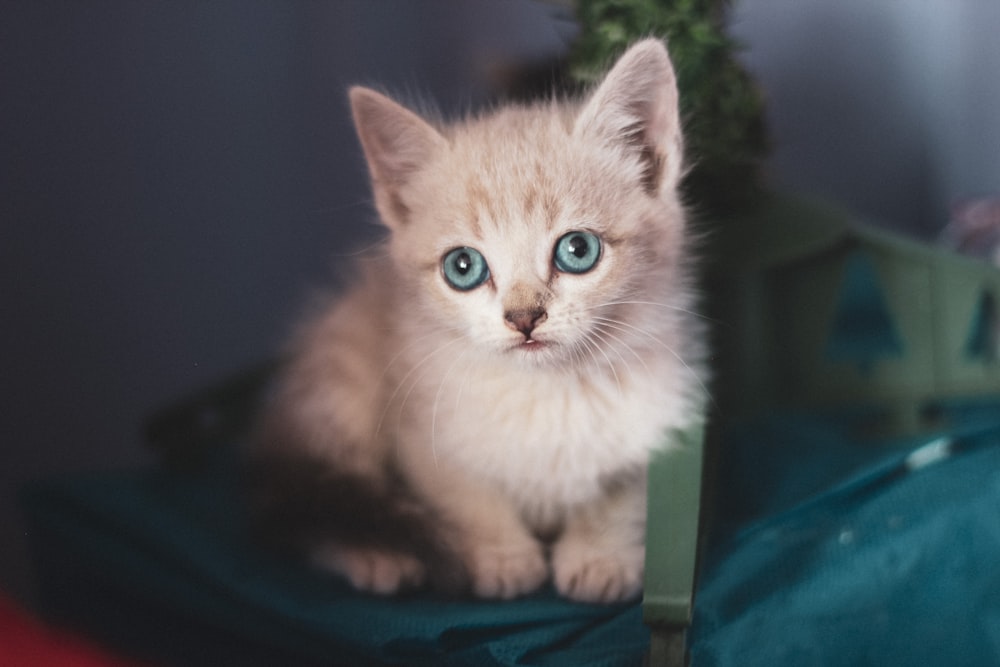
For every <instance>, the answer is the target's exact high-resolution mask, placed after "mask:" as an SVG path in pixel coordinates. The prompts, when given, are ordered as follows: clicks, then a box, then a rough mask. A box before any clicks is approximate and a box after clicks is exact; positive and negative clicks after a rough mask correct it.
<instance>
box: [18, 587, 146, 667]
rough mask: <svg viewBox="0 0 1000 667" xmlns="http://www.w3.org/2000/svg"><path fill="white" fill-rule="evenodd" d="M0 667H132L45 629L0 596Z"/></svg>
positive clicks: (78, 640)
mask: <svg viewBox="0 0 1000 667" xmlns="http://www.w3.org/2000/svg"><path fill="white" fill-rule="evenodd" d="M0 665H12V666H13V665H16V666H17V667H48V666H49V665H51V666H52V667H136V663H130V662H126V661H124V660H122V659H120V658H116V657H114V656H111V655H109V654H107V653H105V652H104V651H102V650H101V649H99V648H97V647H96V646H94V645H93V644H90V643H89V642H87V641H86V640H84V639H82V638H80V637H77V636H74V635H72V634H70V633H67V632H61V631H58V630H53V629H51V628H48V627H45V626H44V625H42V624H41V623H39V622H38V621H36V620H35V619H33V618H32V617H31V616H29V615H28V614H26V613H25V612H23V611H22V610H21V609H19V608H18V607H17V606H15V604H14V603H13V602H11V601H10V600H8V599H7V598H5V597H2V596H0Z"/></svg>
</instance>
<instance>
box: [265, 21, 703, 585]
mask: <svg viewBox="0 0 1000 667" xmlns="http://www.w3.org/2000/svg"><path fill="white" fill-rule="evenodd" d="M350 99H351V105H352V110H353V114H354V121H355V124H356V127H357V130H358V134H359V137H360V139H361V143H362V146H363V148H364V153H365V157H366V159H367V162H368V166H369V170H370V174H371V181H372V187H373V192H374V195H375V203H376V208H377V210H378V213H379V216H380V218H381V221H382V222H383V224H384V225H385V226H386V227H387V228H388V229H389V231H390V234H389V236H388V239H387V241H386V242H385V244H384V246H383V247H381V248H380V249H379V250H378V251H377V252H374V253H371V254H370V255H369V256H367V257H366V258H364V259H363V260H362V261H361V262H360V264H359V267H358V280H357V282H356V283H355V284H354V286H353V287H352V288H351V289H350V290H348V291H347V292H346V293H344V294H343V295H342V296H341V297H340V298H339V299H338V300H337V301H335V302H334V303H332V304H331V305H330V306H329V308H328V309H327V310H326V311H325V312H323V313H321V314H320V315H319V316H318V317H315V318H313V319H311V320H310V321H308V322H307V323H306V324H305V325H304V326H303V327H302V328H301V329H300V331H299V332H298V335H297V337H296V338H295V340H294V341H293V345H292V348H291V354H290V356H289V361H288V363H287V366H286V368H285V370H284V372H283V374H282V376H281V378H280V380H279V382H278V384H277V386H276V388H275V391H274V393H273V396H272V398H271V400H270V402H269V404H268V406H267V407H266V409H265V412H264V414H263V415H262V419H261V422H260V427H259V430H258V438H257V440H258V443H257V450H256V454H255V456H256V461H257V462H258V464H259V465H258V468H257V469H258V471H259V474H257V475H256V477H255V479H256V487H257V489H258V492H259V493H258V499H259V501H258V510H259V511H260V516H261V518H262V521H263V522H264V523H265V524H268V525H270V527H271V528H274V529H276V530H277V531H278V532H279V533H282V534H283V536H284V537H285V538H287V539H288V540H289V541H291V542H294V543H296V544H297V545H299V546H300V547H303V548H305V549H306V550H307V552H308V553H309V554H310V557H311V559H312V560H313V562H314V563H316V564H318V565H320V566H322V567H326V568H329V569H331V570H333V571H335V572H337V573H339V574H341V575H344V576H346V577H347V578H348V579H349V580H350V581H351V582H352V583H353V584H354V585H355V586H357V587H358V588H360V589H364V590H370V591H374V592H378V593H392V592H395V591H397V590H399V589H402V588H409V587H413V586H420V585H424V584H428V583H429V584H431V585H432V586H434V587H437V588H439V589H443V590H446V591H450V592H455V591H459V590H463V589H465V588H470V589H471V590H472V592H474V593H475V594H476V595H478V596H482V597H499V598H509V597H513V596H518V595H522V594H525V593H527V592H530V591H532V590H534V589H536V588H537V587H538V586H540V585H541V584H542V583H543V582H545V581H546V580H547V579H549V578H550V577H551V578H552V580H553V581H554V583H555V586H556V588H557V589H558V590H559V591H560V592H561V593H562V594H564V595H566V596H569V597H571V598H575V599H579V600H585V601H601V602H610V601H615V600H620V599H625V598H629V597H631V596H634V595H636V594H637V593H638V592H639V591H640V589H641V583H642V573H643V554H644V551H643V542H644V530H645V494H646V488H645V485H646V465H647V463H648V460H649V457H650V454H651V453H652V452H653V451H654V450H657V449H660V448H664V447H669V446H670V441H669V433H670V431H671V430H672V429H678V428H685V427H686V426H689V425H690V424H691V423H692V422H695V421H697V420H699V419H701V416H702V404H703V401H704V398H705V387H704V384H703V377H702V376H703V357H704V354H703V349H702V344H703V343H702V341H703V332H702V328H701V326H700V324H699V320H698V319H697V318H696V316H695V315H693V313H692V308H693V296H692V290H691V288H690V285H689V282H690V281H689V266H688V265H689V258H690V256H691V252H690V248H689V241H688V238H689V236H690V235H689V233H688V232H687V229H686V224H685V216H684V211H683V209H682V206H681V203H680V202H679V199H678V195H677V182H678V179H679V177H680V175H681V172H682V149H681V132H680V123H679V120H678V111H677V91H676V85H675V79H674V73H673V69H672V67H671V64H670V60H669V57H668V55H667V52H666V50H665V48H664V47H663V45H662V44H661V43H660V42H658V41H655V40H645V41H643V42H640V43H638V44H636V45H635V46H633V47H632V48H631V49H629V50H628V51H627V52H626V53H625V54H624V55H623V56H622V58H621V59H620V60H619V61H618V62H617V64H616V65H615V66H614V67H613V68H612V70H611V71H610V72H609V74H608V75H607V77H606V78H605V80H604V81H603V82H602V83H601V84H600V85H599V86H598V87H597V88H596V90H595V91H594V92H593V93H592V94H591V95H590V96H589V97H588V98H587V99H586V100H584V101H583V102H582V103H570V102H561V101H549V102H545V103H540V104H537V105H534V106H508V107H503V108H500V109H498V110H496V111H494V112H491V113H488V114H484V115H482V116H479V117H473V118H469V119H466V120H463V121H460V122H457V123H454V124H450V125H444V124H435V123H431V122H428V121H426V120H424V119H422V118H420V117H419V116H418V115H416V114H414V113H413V112H411V111H409V110H407V109H406V108H404V107H402V106H400V105H398V104H397V103H395V102H393V101H392V100H390V99H389V98H387V97H385V96H383V95H381V94H379V93H376V92H374V91H372V90H369V89H366V88H360V87H356V88H353V89H351V91H350ZM574 231H583V232H588V233H590V234H594V235H596V237H598V238H599V239H600V256H599V260H598V261H597V263H596V264H595V265H594V266H593V267H592V268H590V269H589V270H586V271H583V272H579V273H573V272H567V271H564V270H560V268H559V267H558V266H557V263H556V262H554V253H555V248H556V245H557V243H558V242H559V240H560V239H562V238H563V237H564V236H565V235H566V234H568V233H570V232H574ZM463 247H464V248H473V249H475V250H477V251H479V252H480V253H481V254H482V256H483V257H484V258H485V261H486V263H487V265H488V270H489V274H488V278H487V279H486V280H485V281H484V282H483V283H482V284H480V285H478V286H476V287H474V288H472V289H469V290H466V291H462V290H459V289H455V288H454V287H452V286H451V285H449V283H448V281H447V280H446V279H445V274H444V272H443V268H442V262H443V258H444V257H445V256H446V255H447V254H448V253H449V251H451V250H453V249H455V248H463ZM442 564H445V565H442Z"/></svg>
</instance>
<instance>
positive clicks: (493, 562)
mask: <svg viewBox="0 0 1000 667" xmlns="http://www.w3.org/2000/svg"><path fill="white" fill-rule="evenodd" d="M409 470H410V474H411V475H412V477H413V480H412V481H413V482H414V484H415V486H417V487H418V488H419V489H420V492H421V494H422V495H423V496H424V498H425V500H426V501H427V502H428V503H430V504H431V505H432V506H434V507H435V508H436V510H437V511H438V512H440V513H441V515H442V520H443V522H444V523H445V524H446V525H447V526H448V534H449V539H448V541H449V543H450V544H451V545H452V548H453V549H454V551H455V552H456V554H458V555H459V557H460V558H461V559H462V561H463V562H464V563H465V564H466V567H467V568H468V570H469V575H470V577H471V585H472V591H473V593H474V594H475V595H477V596H479V597H483V598H502V599H510V598H514V597H518V596H520V595H524V594H526V593H530V592H531V591H533V590H535V589H536V588H538V587H539V586H541V585H542V583H543V582H544V581H545V580H546V579H548V576H549V568H548V563H547V562H546V559H545V552H544V550H543V548H542V545H541V543H540V542H539V541H538V540H537V539H535V537H534V536H533V535H532V534H531V532H530V531H529V530H528V529H527V527H526V526H525V525H524V523H523V521H522V520H521V518H520V516H519V514H518V512H517V509H516V508H515V506H514V505H513V503H512V502H511V501H510V500H509V499H508V498H507V497H506V496H504V495H503V494H502V493H500V492H499V491H498V490H497V489H495V488H494V487H493V486H491V485H490V484H489V483H488V482H485V481H482V480H473V479H471V478H469V477H467V476H466V475H465V474H464V473H463V472H462V471H460V470H458V469H456V468H453V467H450V466H447V465H446V464H444V463H443V462H442V463H436V462H434V461H433V460H432V459H431V457H427V458H421V459H420V460H419V461H411V465H410V467H409Z"/></svg>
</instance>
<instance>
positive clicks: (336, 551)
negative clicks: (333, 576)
mask: <svg viewBox="0 0 1000 667" xmlns="http://www.w3.org/2000/svg"><path fill="white" fill-rule="evenodd" d="M310 555H311V560H312V562H313V564H314V565H316V566H317V567H320V568H322V569H324V570H330V571H333V572H335V573H337V574H340V575H342V576H344V577H346V578H347V580H348V581H350V582H351V585H353V586H354V587H355V588H357V589H358V590H361V591H366V592H369V593H377V594H379V595H391V594H393V593H396V592H398V591H400V590H403V589H410V588H416V587H417V586H420V585H421V584H422V583H423V582H424V578H425V577H426V574H427V572H426V569H425V568H424V565H423V563H421V562H420V561H419V560H417V559H416V558H414V557H413V556H410V555H408V554H403V553H396V552H392V551H380V550H377V549H361V548H350V547H342V546H339V545H335V544H326V545H323V546H321V547H318V548H316V549H314V550H313V552H312V553H311V554H310Z"/></svg>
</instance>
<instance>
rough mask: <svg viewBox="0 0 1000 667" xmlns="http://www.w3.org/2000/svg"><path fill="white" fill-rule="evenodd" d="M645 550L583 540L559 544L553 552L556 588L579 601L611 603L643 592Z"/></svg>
mask: <svg viewBox="0 0 1000 667" xmlns="http://www.w3.org/2000/svg"><path fill="white" fill-rule="evenodd" d="M644 561H645V552H644V549H643V548H642V547H641V546H640V547H634V546H629V547H624V548H622V549H620V550H616V551H612V550H609V549H607V548H603V549H602V548H599V547H595V546H592V545H588V544H583V543H579V542H576V543H558V544H556V546H555V550H554V551H553V553H552V570H553V577H554V579H555V585H556V590H558V591H559V593H560V594H562V595H564V596H566V597H568V598H570V599H572V600H577V601H579V602H600V603H605V604H606V603H611V602H620V601H622V600H628V599H630V598H633V597H635V596H636V595H638V594H639V593H640V592H641V591H642V574H643V564H644Z"/></svg>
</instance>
